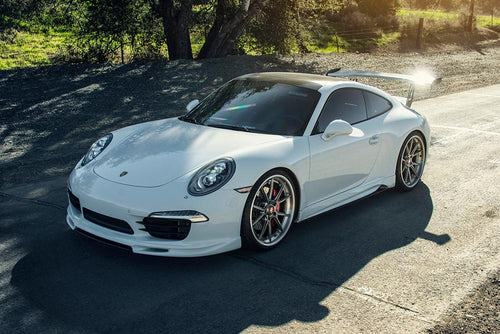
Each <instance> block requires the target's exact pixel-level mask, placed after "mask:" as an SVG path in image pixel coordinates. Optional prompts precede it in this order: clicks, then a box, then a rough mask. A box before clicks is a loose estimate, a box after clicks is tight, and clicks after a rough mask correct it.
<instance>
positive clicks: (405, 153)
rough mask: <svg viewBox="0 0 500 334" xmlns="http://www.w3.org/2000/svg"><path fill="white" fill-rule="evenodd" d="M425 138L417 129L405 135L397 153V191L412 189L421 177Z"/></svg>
mask: <svg viewBox="0 0 500 334" xmlns="http://www.w3.org/2000/svg"><path fill="white" fill-rule="evenodd" d="M426 154H427V150H426V147H425V139H424V137H423V136H422V134H421V133H420V132H418V131H413V132H412V133H410V134H409V135H408V137H406V139H405V141H404V142H403V145H401V149H400V151H399V154H398V162H397V164H396V189H397V190H399V191H405V192H406V191H411V190H413V189H414V188H415V187H416V186H417V185H418V183H419V182H420V180H421V178H422V173H423V172H424V167H425V160H426V157H427V155H426Z"/></svg>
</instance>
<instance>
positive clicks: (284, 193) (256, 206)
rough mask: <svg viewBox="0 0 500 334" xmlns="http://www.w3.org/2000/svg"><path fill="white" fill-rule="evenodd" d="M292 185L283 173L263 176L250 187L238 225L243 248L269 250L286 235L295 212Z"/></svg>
mask: <svg viewBox="0 0 500 334" xmlns="http://www.w3.org/2000/svg"><path fill="white" fill-rule="evenodd" d="M295 198H296V195H295V186H294V184H293V182H292V181H291V178H290V176H289V175H288V174H287V173H286V172H284V171H280V170H277V171H270V172H268V173H266V174H264V175H263V176H262V177H261V178H260V179H259V180H258V181H257V182H256V183H255V185H254V186H253V187H252V191H251V192H250V194H249V196H248V199H247V202H246V204H245V210H244V211H243V219H242V222H241V239H242V243H243V246H244V247H247V248H260V249H271V248H273V247H276V246H277V245H278V244H279V243H280V242H281V240H283V238H284V237H285V236H286V234H287V233H288V231H289V230H290V226H291V225H292V222H293V218H294V213H295Z"/></svg>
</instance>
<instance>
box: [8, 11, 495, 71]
mask: <svg viewBox="0 0 500 334" xmlns="http://www.w3.org/2000/svg"><path fill="white" fill-rule="evenodd" d="M420 17H423V18H424V19H425V24H424V42H425V39H426V38H427V40H428V41H429V44H430V43H434V44H439V43H447V42H451V43H456V41H457V40H464V38H462V37H461V35H460V34H463V24H464V20H465V16H464V14H460V13H451V12H443V11H438V10H426V11H423V10H409V9H401V10H399V11H398V12H397V14H396V19H397V24H395V25H394V26H392V24H391V26H388V27H384V29H380V28H370V27H369V26H365V27H363V26H362V25H359V24H356V23H354V22H353V24H352V26H351V25H344V26H343V27H339V26H335V25H332V24H330V23H328V22H325V21H324V20H322V19H321V18H316V19H314V20H311V21H308V22H304V24H303V25H302V32H301V33H302V35H303V38H304V41H305V45H306V46H307V48H308V50H309V51H312V52H320V53H332V52H353V51H361V52H367V51H370V50H373V49H376V48H382V49H383V48H384V47H386V46H388V45H395V44H398V43H399V44H400V45H404V44H405V43H406V45H409V46H410V48H411V46H412V45H414V42H412V41H413V40H415V38H416V26H417V22H418V19H419V18H420ZM1 20H2V21H3V22H0V23H6V22H7V21H8V22H7V23H9V25H10V26H12V27H13V28H11V29H7V30H4V31H3V33H2V32H0V70H6V69H13V68H22V67H32V66H42V65H49V64H54V63H56V62H57V61H58V59H59V61H60V59H63V57H61V55H63V54H64V51H65V45H66V44H72V40H74V36H73V35H72V33H71V32H69V31H64V30H54V29H51V28H48V27H40V26H33V25H30V24H29V23H26V22H19V21H14V20H12V19H10V18H7V17H5V16H1ZM476 23H477V27H478V28H479V29H480V30H481V29H483V28H485V27H488V28H492V29H494V30H496V31H500V17H494V18H493V20H492V19H491V17H490V16H484V15H478V16H476ZM492 23H493V24H492ZM3 25H5V24H3ZM336 33H337V34H336ZM452 34H455V35H452ZM458 35H460V36H458ZM191 37H192V43H193V52H194V54H196V53H197V52H198V51H199V49H200V48H201V46H202V45H203V42H204V37H203V34H201V33H200V32H193V33H192V36H191ZM488 38H492V35H488V34H484V33H483V34H482V35H481V34H480V33H479V34H478V36H476V37H474V38H472V39H467V41H465V42H469V40H470V41H472V42H476V41H478V40H482V39H488ZM393 49H394V48H393ZM403 49H404V48H403ZM400 50H401V48H400ZM296 51H298V49H297V50H296ZM125 52H127V50H125ZM162 52H163V51H162ZM247 52H248V53H249V54H254V55H256V54H259V52H256V51H254V50H251V48H248V50H247ZM164 53H165V55H164V56H165V57H166V51H165V52H164ZM130 58H131V57H128V56H127V54H126V55H125V59H130Z"/></svg>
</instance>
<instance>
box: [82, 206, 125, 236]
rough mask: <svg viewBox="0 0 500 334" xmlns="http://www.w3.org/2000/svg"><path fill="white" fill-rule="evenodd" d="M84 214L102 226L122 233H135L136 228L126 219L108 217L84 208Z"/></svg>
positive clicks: (89, 219)
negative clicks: (133, 228)
mask: <svg viewBox="0 0 500 334" xmlns="http://www.w3.org/2000/svg"><path fill="white" fill-rule="evenodd" d="M83 216H84V217H85V219H87V220H88V221H91V222H92V223H94V224H97V225H99V226H102V227H106V228H109V229H111V230H115V231H118V232H122V233H127V234H134V230H132V228H131V227H130V225H129V224H127V222H126V221H124V220H120V219H116V218H112V217H108V216H105V215H102V214H100V213H97V212H94V211H91V210H89V209H86V208H83Z"/></svg>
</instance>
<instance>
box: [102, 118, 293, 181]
mask: <svg viewBox="0 0 500 334" xmlns="http://www.w3.org/2000/svg"><path fill="white" fill-rule="evenodd" d="M283 139H284V137H282V136H276V135H265V134H257V133H246V132H241V131H234V130H226V129H219V128H212V127H208V126H202V125H195V124H191V123H186V122H184V121H180V120H178V119H176V118H171V119H167V120H164V121H160V122H151V123H146V124H140V125H138V126H137V130H135V129H134V130H133V131H132V134H131V135H129V136H127V137H126V138H125V139H122V140H121V141H120V142H119V143H111V145H110V147H109V148H108V149H107V150H106V151H105V152H104V153H103V155H102V156H101V157H99V158H98V159H96V161H95V165H94V172H95V173H96V174H97V175H99V176H100V177H102V178H105V179H107V180H109V181H113V182H117V183H121V184H126V185H132V186H138V187H157V186H161V185H164V184H166V183H168V182H171V181H173V180H175V179H176V178H179V177H181V176H183V175H185V174H186V173H188V172H190V171H192V170H195V169H198V168H200V167H202V166H203V165H204V164H207V163H210V162H211V161H213V160H215V159H218V158H221V157H225V156H229V154H231V153H234V152H235V151H238V150H241V151H244V150H246V149H251V148H253V147H255V146H258V145H261V144H263V143H268V142H271V141H279V140H283Z"/></svg>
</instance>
